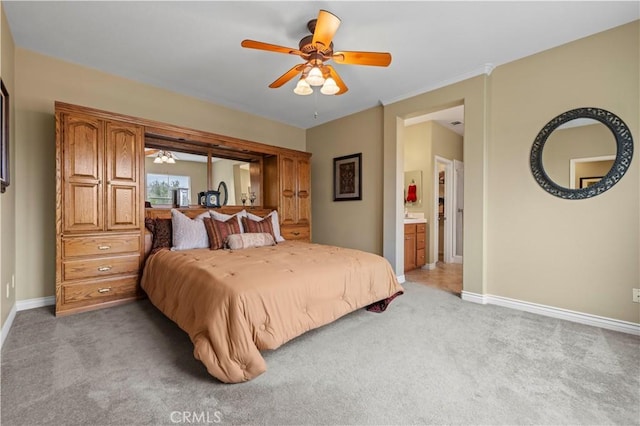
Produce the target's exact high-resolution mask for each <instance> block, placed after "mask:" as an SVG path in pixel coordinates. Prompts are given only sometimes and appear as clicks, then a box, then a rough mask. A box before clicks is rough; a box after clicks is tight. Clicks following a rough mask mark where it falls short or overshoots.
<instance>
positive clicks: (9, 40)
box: [0, 3, 17, 327]
mask: <svg viewBox="0 0 640 426" xmlns="http://www.w3.org/2000/svg"><path fill="white" fill-rule="evenodd" d="M0 10H1V13H0V14H1V16H0V49H1V54H0V76H1V77H2V81H3V82H4V85H5V87H6V88H7V92H8V93H9V101H10V103H11V105H10V111H9V115H10V122H9V138H10V141H9V166H10V167H9V172H10V173H11V177H10V180H9V182H10V184H9V187H8V188H7V190H6V191H5V192H4V193H3V194H0V299H1V300H2V302H1V303H0V327H3V326H4V323H5V321H6V320H7V317H8V316H9V313H10V312H11V308H12V307H13V306H14V304H15V301H16V291H15V288H13V287H12V276H13V275H14V274H15V271H16V256H15V251H16V250H15V249H16V194H17V191H16V184H15V176H16V161H15V160H16V132H15V131H14V129H15V123H16V120H15V116H16V115H15V111H16V109H15V90H14V88H15V84H14V43H13V37H12V36H11V31H10V30H9V25H8V24H7V19H6V16H5V14H4V7H3V6H1V3H0ZM7 285H9V295H8V296H7Z"/></svg>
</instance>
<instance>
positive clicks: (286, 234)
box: [280, 225, 311, 241]
mask: <svg viewBox="0 0 640 426" xmlns="http://www.w3.org/2000/svg"><path fill="white" fill-rule="evenodd" d="M280 233H281V234H282V237H283V238H284V239H285V240H304V241H309V240H310V238H311V232H310V230H309V227H308V226H306V225H303V226H298V225H285V226H281V227H280Z"/></svg>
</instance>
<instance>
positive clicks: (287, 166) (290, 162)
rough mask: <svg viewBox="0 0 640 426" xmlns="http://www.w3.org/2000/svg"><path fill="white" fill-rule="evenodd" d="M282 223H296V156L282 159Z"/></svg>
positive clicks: (280, 213)
mask: <svg viewBox="0 0 640 426" xmlns="http://www.w3.org/2000/svg"><path fill="white" fill-rule="evenodd" d="M280 184H281V185H282V188H281V192H280V196H281V203H280V210H281V211H280V212H278V214H279V215H280V223H281V224H282V225H293V224H295V223H296V219H297V218H296V162H295V159H294V158H290V157H282V158H281V160H280Z"/></svg>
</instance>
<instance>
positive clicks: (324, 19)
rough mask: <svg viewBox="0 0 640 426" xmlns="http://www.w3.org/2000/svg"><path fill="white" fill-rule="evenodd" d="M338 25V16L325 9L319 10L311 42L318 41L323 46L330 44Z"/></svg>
mask: <svg viewBox="0 0 640 426" xmlns="http://www.w3.org/2000/svg"><path fill="white" fill-rule="evenodd" d="M339 26H340V18H338V17H337V16H336V15H334V14H333V13H331V12H327V11H326V10H320V13H318V19H317V21H316V29H315V31H314V32H313V39H312V40H311V43H312V44H316V43H320V44H322V45H323V46H324V47H325V48H326V47H329V46H330V45H331V40H333V36H334V35H335V33H336V31H338V27H339Z"/></svg>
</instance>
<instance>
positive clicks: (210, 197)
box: [205, 191, 220, 207]
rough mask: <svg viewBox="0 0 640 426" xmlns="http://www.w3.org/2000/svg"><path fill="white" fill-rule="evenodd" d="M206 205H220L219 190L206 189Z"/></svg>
mask: <svg viewBox="0 0 640 426" xmlns="http://www.w3.org/2000/svg"><path fill="white" fill-rule="evenodd" d="M205 205H206V206H207V207H220V192H219V191H207V198H206V200H205Z"/></svg>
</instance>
